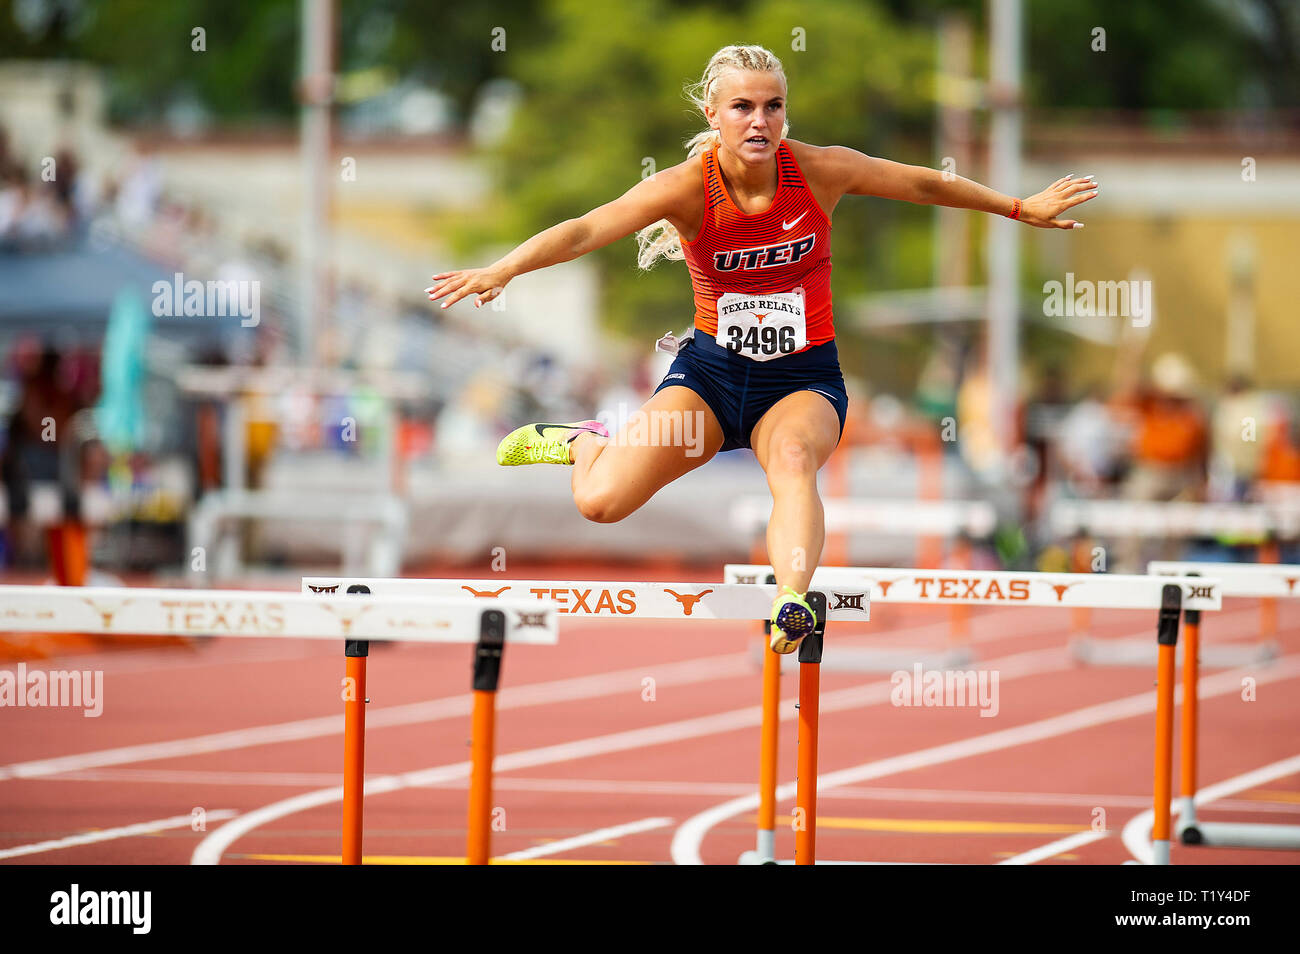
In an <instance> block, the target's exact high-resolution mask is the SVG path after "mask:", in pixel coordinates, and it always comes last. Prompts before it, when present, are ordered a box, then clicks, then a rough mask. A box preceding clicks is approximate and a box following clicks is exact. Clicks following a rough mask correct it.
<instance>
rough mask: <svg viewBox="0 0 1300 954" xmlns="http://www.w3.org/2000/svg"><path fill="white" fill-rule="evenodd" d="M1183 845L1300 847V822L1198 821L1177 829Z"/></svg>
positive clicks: (1283, 848)
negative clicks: (1276, 823) (1296, 823)
mask: <svg viewBox="0 0 1300 954" xmlns="http://www.w3.org/2000/svg"><path fill="white" fill-rule="evenodd" d="M1178 834H1179V837H1180V838H1181V839H1182V842H1183V844H1184V845H1203V846H1205V847H1207V848H1270V849H1277V850H1280V851H1296V850H1300V825H1262V824H1258V823H1255V822H1198V823H1197V824H1195V825H1188V826H1187V827H1185V828H1180V829H1179V832H1178Z"/></svg>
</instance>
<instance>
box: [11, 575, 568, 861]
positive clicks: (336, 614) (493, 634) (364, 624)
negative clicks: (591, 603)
mask: <svg viewBox="0 0 1300 954" xmlns="http://www.w3.org/2000/svg"><path fill="white" fill-rule="evenodd" d="M555 616H556V614H555V607H554V605H553V604H552V603H550V602H549V601H544V602H539V601H538V600H536V599H528V600H523V599H491V600H475V599H471V598H469V597H467V596H465V595H464V594H461V595H459V596H457V597H451V598H445V597H428V596H414V595H412V596H378V597H376V596H373V595H370V594H369V592H368V591H367V590H366V588H365V587H364V586H360V587H349V588H346V590H345V592H344V593H342V594H339V593H338V592H337V588H335V590H334V591H333V592H329V593H311V594H307V595H304V594H302V593H284V592H275V591H257V590H188V589H150V588H144V587H139V588H137V587H80V586H0V632H41V633H89V634H97V635H103V636H135V635H152V636H240V637H253V638H263V639H266V638H305V639H333V640H342V641H343V655H344V657H345V665H346V670H345V671H346V676H345V679H344V683H343V685H344V687H345V689H344V692H343V693H342V697H343V721H344V727H343V819H342V826H341V842H342V855H341V860H342V862H343V864H347V865H359V864H361V862H362V852H361V843H362V816H363V808H362V802H363V799H364V789H365V786H364V778H365V731H366V711H365V705H366V703H367V702H369V701H370V700H369V699H368V698H366V657H367V655H368V654H369V649H370V640H372V639H377V640H394V641H406V642H420V643H447V642H458V643H477V646H476V649H475V665H474V688H475V690H476V692H475V699H474V729H475V730H476V731H474V732H473V739H472V742H473V746H474V748H473V752H472V755H471V762H472V766H473V767H472V770H471V782H470V812H469V816H470V821H469V839H468V849H467V860H468V861H469V862H470V863H486V862H487V840H488V837H489V835H488V832H489V830H490V812H491V805H490V798H491V794H490V793H491V770H492V738H491V735H492V727H493V725H494V713H493V709H494V706H495V696H496V683H497V677H498V675H499V673H500V659H501V655H502V653H503V652H504V649H505V644H506V642H514V643H533V644H554V643H555V642H557V641H558V627H557V626H556V619H555ZM480 689H486V690H490V691H484V692H480V691H478V690H480ZM485 736H486V738H485ZM485 780H486V781H485ZM484 789H486V791H487V795H486V796H485V795H484V794H483V791H484Z"/></svg>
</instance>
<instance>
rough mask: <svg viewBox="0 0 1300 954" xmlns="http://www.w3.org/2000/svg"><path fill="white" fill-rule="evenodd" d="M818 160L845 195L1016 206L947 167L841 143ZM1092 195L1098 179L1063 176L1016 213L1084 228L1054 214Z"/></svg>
mask: <svg viewBox="0 0 1300 954" xmlns="http://www.w3.org/2000/svg"><path fill="white" fill-rule="evenodd" d="M823 162H825V163H826V165H827V169H828V172H829V173H831V175H832V181H837V182H838V183H839V188H841V189H843V190H844V194H847V195H876V196H881V197H883V198H886V199H903V200H904V201H907V202H917V203H921V204H923V205H943V206H948V207H949V208H953V209H974V210H976V211H979V212H992V213H994V214H997V215H1011V214H1012V212H1013V211H1014V210H1015V203H1016V201H1017V200H1016V199H1014V198H1013V197H1012V196H1009V195H1003V194H1002V193H1001V192H998V191H996V190H994V189H990V188H989V187H988V186H982V185H980V184H979V183H978V182H973V181H972V180H970V179H965V178H963V177H961V176H959V175H954V174H953V173H951V172H940V171H939V170H937V169H929V168H926V167H925V166H909V165H905V164H904V163H901V162H890V161H889V160H888V159H877V158H875V157H873V156H867V155H864V154H862V153H860V152H858V151H857V150H856V149H849V148H847V147H845V146H829V147H827V148H826V152H825V154H824V159H823ZM1096 195H1097V183H1096V182H1094V181H1093V180H1092V178H1091V177H1089V178H1087V179H1075V178H1072V177H1070V176H1065V177H1063V178H1060V179H1057V180H1056V181H1055V182H1053V183H1052V184H1051V185H1049V186H1048V187H1047V188H1046V189H1044V190H1043V191H1042V192H1040V193H1038V194H1037V195H1033V196H1030V197H1029V198H1027V199H1025V200H1023V202H1022V203H1021V210H1020V215H1019V216H1018V218H1019V220H1020V221H1021V222H1024V223H1025V224H1026V225H1036V226H1038V227H1039V228H1044V229H1072V228H1083V224H1082V223H1080V222H1076V221H1075V220H1074V219H1061V218H1057V216H1059V215H1060V214H1061V213H1062V212H1064V211H1066V210H1067V209H1072V208H1074V206H1076V205H1079V204H1081V203H1083V202H1087V201H1088V200H1089V199H1091V198H1093V197H1095V196H1096Z"/></svg>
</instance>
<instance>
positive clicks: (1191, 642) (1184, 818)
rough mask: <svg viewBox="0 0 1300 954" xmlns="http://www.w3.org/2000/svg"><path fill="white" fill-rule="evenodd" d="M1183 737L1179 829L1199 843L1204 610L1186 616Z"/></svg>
mask: <svg viewBox="0 0 1300 954" xmlns="http://www.w3.org/2000/svg"><path fill="white" fill-rule="evenodd" d="M1183 635H1184V637H1186V638H1185V640H1184V642H1183V735H1182V772H1181V774H1182V785H1181V786H1180V789H1181V795H1182V799H1181V804H1182V812H1181V813H1180V815H1179V819H1178V829H1179V832H1180V833H1181V835H1182V840H1183V844H1185V845H1187V844H1196V843H1197V842H1198V841H1199V837H1198V835H1199V832H1197V829H1196V741H1197V739H1196V733H1197V722H1196V720H1197V707H1198V701H1197V698H1196V695H1197V689H1196V687H1197V679H1198V677H1199V674H1200V659H1199V658H1198V656H1199V653H1200V646H1201V611H1200V610H1187V611H1186V612H1185V613H1183Z"/></svg>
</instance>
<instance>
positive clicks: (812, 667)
mask: <svg viewBox="0 0 1300 954" xmlns="http://www.w3.org/2000/svg"><path fill="white" fill-rule="evenodd" d="M302 585H303V589H304V590H308V591H311V592H321V591H322V590H329V589H332V590H335V591H336V590H337V589H338V588H339V587H345V588H351V587H354V586H362V587H365V588H367V589H368V590H370V591H371V592H373V593H375V594H376V595H378V596H383V597H389V596H403V595H404V596H413V595H417V594H418V595H421V596H430V597H452V596H464V594H466V593H468V594H469V595H471V596H473V597H476V598H479V599H496V598H500V597H502V596H503V595H504V594H507V593H508V594H510V595H511V596H523V595H524V594H525V593H527V594H530V595H531V596H532V597H533V598H536V599H549V600H551V601H552V602H553V603H554V604H555V605H556V612H558V613H559V614H561V615H565V614H568V615H580V616H583V617H584V618H588V619H607V620H611V621H612V620H619V619H673V620H682V619H687V618H689V619H695V620H703V619H715V620H717V619H727V620H767V619H768V618H769V617H770V616H771V613H772V602H773V600H774V599H775V598H776V594H777V589H776V586H775V585H771V584H753V583H737V582H732V581H728V582H725V583H644V582H642V583H625V582H615V581H612V580H595V581H584V582H575V581H561V580H505V579H500V578H497V579H494V580H454V579H453V580H419V579H340V578H338V577H304V578H303V581H302ZM831 597H834V601H833V602H832V601H831ZM807 598H808V601H809V605H811V606H812V607H813V610H814V612H815V613H816V615H817V629H816V632H814V633H813V634H812V635H811V636H808V637H805V639H804V640H803V642H802V643H801V644H800V646H799V700H800V704H799V732H798V745H799V776H798V786H797V789H798V790H797V792H796V797H795V804H796V812H797V813H798V815H799V817H800V818H801V820H802V822H803V824H802V828H801V829H800V831H799V833H798V838H797V844H796V846H795V863H796V864H801V865H803V864H809V865H810V864H814V863H815V859H816V834H817V731H818V712H819V704H820V699H819V684H820V669H821V653H822V645H823V636H824V632H825V626H826V624H827V623H828V622H835V621H846V620H852V621H858V622H861V621H865V620H868V619H870V618H871V594H870V591H869V589H868V588H866V587H865V586H857V585H846V584H838V585H834V586H831V587H829V588H826V587H823V588H822V589H819V590H810V591H809V593H808V597H807ZM768 655H770V656H773V657H775V656H776V654H775V653H772V652H769V653H768ZM763 732H764V739H766V738H767V734H768V733H769V732H772V733H775V721H774V720H773V723H772V726H771V727H769V726H768V724H767V715H766V712H765V713H764V727H763ZM764 744H766V743H764ZM765 770H767V769H766V767H765ZM770 771H771V773H772V779H773V786H775V778H776V774H775V773H776V761H775V758H773V760H772V764H771V767H770Z"/></svg>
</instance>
